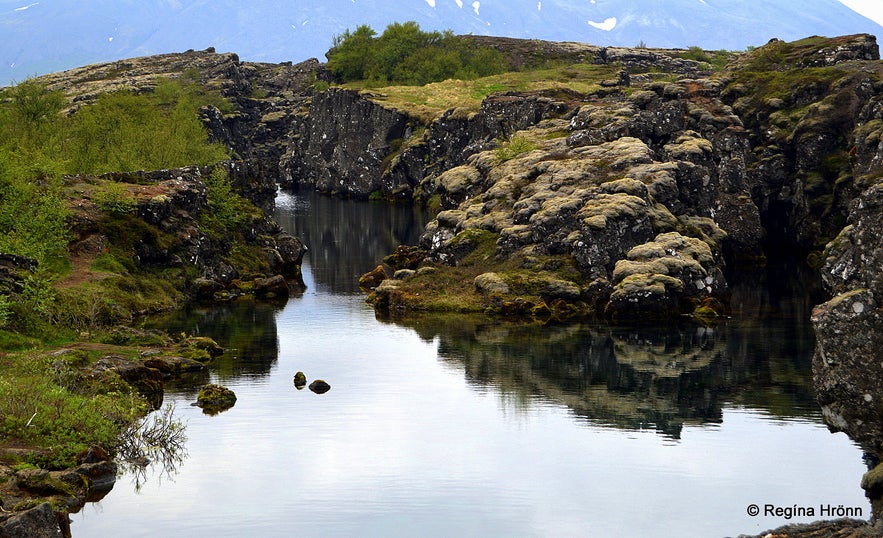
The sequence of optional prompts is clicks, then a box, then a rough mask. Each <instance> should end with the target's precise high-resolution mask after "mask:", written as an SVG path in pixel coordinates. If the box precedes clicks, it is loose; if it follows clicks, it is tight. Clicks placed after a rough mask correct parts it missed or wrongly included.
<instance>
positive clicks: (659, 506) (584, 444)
mask: <svg viewBox="0 0 883 538" xmlns="http://www.w3.org/2000/svg"><path fill="white" fill-rule="evenodd" d="M281 202H282V203H281V204H280V206H281V207H280V211H279V213H278V214H277V219H278V220H279V221H280V222H282V223H287V224H283V226H286V227H288V226H292V228H291V229H292V230H295V231H299V230H307V231H308V233H305V234H304V237H305V238H306V239H307V240H308V241H309V243H310V246H311V248H312V251H311V255H310V258H308V259H307V262H306V263H305V265H304V279H305V281H306V282H307V285H308V287H307V289H306V291H304V293H303V294H302V295H301V296H299V297H293V298H292V299H291V300H290V301H289V302H288V303H287V304H286V305H285V306H284V308H283V309H282V310H281V311H280V306H279V305H273V304H267V303H260V302H253V301H252V302H240V303H233V304H229V305H224V306H222V307H219V308H211V309H196V310H193V311H191V312H189V313H188V314H187V315H186V316H182V317H180V318H178V319H176V320H172V321H169V323H170V325H169V328H170V330H173V331H183V332H187V333H188V334H199V335H207V336H212V337H213V338H216V339H217V340H218V341H219V342H220V343H221V344H222V345H224V346H225V347H228V348H231V349H232V351H231V352H230V353H228V355H227V356H224V357H222V358H221V359H220V360H219V361H218V362H217V363H216V364H215V366H213V367H212V368H213V369H212V371H211V373H210V375H211V381H212V382H219V383H221V384H223V385H225V386H229V388H231V389H232V390H234V391H235V392H236V394H237V397H238V400H237V404H236V406H235V407H234V408H233V409H231V410H230V411H229V412H226V413H223V414H221V415H218V416H214V417H208V416H205V415H203V414H202V413H201V411H199V410H198V409H197V408H194V407H190V406H189V405H188V404H189V403H190V402H192V401H194V400H195V398H196V390H195V388H192V387H189V388H188V387H184V388H178V389H168V390H167V398H169V399H172V400H174V401H176V402H178V403H179V408H178V409H179V411H180V412H181V413H182V414H183V416H185V417H186V418H187V420H188V437H189V438H190V439H189V440H188V443H187V448H188V451H189V453H190V457H189V460H188V461H187V462H186V464H185V465H184V469H183V470H181V472H180V473H179V474H178V475H177V476H176V477H175V479H174V481H173V482H174V483H168V482H169V481H163V483H162V484H159V482H160V480H152V481H151V482H149V483H148V484H147V485H146V486H144V487H143V489H142V491H141V492H140V493H138V494H134V493H133V492H132V491H124V490H125V489H126V488H117V491H115V492H114V495H110V496H108V497H107V498H105V500H104V501H102V504H101V505H98V507H97V508H96V509H95V510H93V512H90V513H88V514H85V515H84V516H83V517H82V518H81V519H80V520H79V521H77V522H75V528H76V529H77V530H78V531H82V534H75V535H82V536H111V535H118V534H120V532H121V530H122V529H125V534H127V535H129V536H157V535H163V536H171V535H174V536H185V535H186V536H218V535H230V536H234V535H235V536H249V535H260V536H276V535H285V534H286V533H288V534H290V533H291V525H292V523H291V522H292V514H296V516H295V517H296V519H297V522H298V527H297V528H298V532H300V533H302V534H307V535H310V534H312V535H324V536H389V535H395V534H396V533H398V534H401V533H402V532H407V533H410V534H419V535H421V536H460V535H499V536H522V535H524V536H527V535H529V536H577V535H585V534H591V535H597V536H722V535H733V534H738V533H740V532H752V533H754V534H757V533H759V532H761V531H763V530H764V529H767V528H774V527H777V526H779V525H781V524H783V523H786V521H783V520H782V519H781V518H779V519H775V518H763V517H759V518H750V517H749V516H747V515H746V513H745V507H746V506H748V505H749V504H751V503H758V502H764V503H766V502H770V503H778V505H781V506H791V505H793V504H794V503H802V504H804V505H807V506H809V505H819V504H820V503H822V502H824V503H834V504H846V505H849V506H858V505H861V503H862V497H861V490H860V489H859V488H858V486H857V480H858V476H860V474H861V473H862V472H863V470H862V469H861V462H860V461H859V460H860V458H859V453H858V451H857V450H856V449H855V448H854V447H853V446H851V445H849V444H848V441H846V440H845V438H843V436H840V438H838V436H831V435H828V433H827V431H826V430H825V428H824V427H823V426H822V425H821V419H820V417H819V416H818V414H819V413H818V411H817V410H816V406H815V402H814V397H813V393H812V383H811V370H810V357H811V355H812V345H813V343H812V333H811V329H810V328H809V327H808V326H806V325H804V324H802V322H800V321H799V320H800V319H807V318H808V316H804V315H803V314H800V316H798V317H795V316H794V315H793V314H795V313H801V312H802V311H803V309H804V308H805V304H806V303H805V302H804V300H803V299H800V295H799V294H797V295H795V296H792V295H791V294H790V292H789V290H788V289H787V287H786V286H785V285H779V286H778V287H777V288H773V289H772V290H771V289H770V288H769V287H767V286H766V284H765V281H764V278H766V276H765V274H760V275H752V276H751V277H750V278H749V279H747V282H746V283H745V284H744V285H742V284H736V285H735V286H734V293H733V295H734V303H736V304H737V305H739V308H737V310H736V319H732V320H726V321H725V322H723V323H721V324H719V325H718V326H716V327H714V328H707V327H697V326H695V325H689V324H685V325H683V326H680V327H669V328H658V329H652V328H640V329H629V328H611V327H606V326H599V325H589V324H583V325H566V326H563V325H547V326H541V325H537V324H534V323H502V322H498V321H495V320H492V319H489V318H486V317H483V316H474V317H466V316H461V315H457V316H422V317H416V318H411V319H409V320H407V321H404V322H401V321H399V322H396V323H392V322H388V321H382V320H381V321H380V322H378V320H377V319H376V316H375V314H374V312H373V310H372V309H371V308H370V307H368V306H367V305H366V304H365V303H364V301H363V297H362V296H361V295H360V294H354V290H355V280H356V277H357V276H358V274H360V273H361V272H363V271H364V270H365V268H371V267H374V266H375V265H376V264H377V263H378V262H379V260H380V258H381V257H382V256H383V255H385V254H387V253H389V252H390V251H391V250H392V249H393V248H394V247H395V246H396V244H397V243H399V242H402V243H407V242H409V241H410V239H408V238H407V237H408V236H411V234H412V233H419V228H420V225H418V224H417V223H419V222H420V217H419V215H412V216H411V217H407V216H406V217H401V218H399V217H396V218H395V219H392V220H387V221H383V222H386V223H387V224H384V226H386V225H389V226H392V227H393V228H395V225H394V224H392V223H393V222H400V223H401V222H405V223H408V222H409V223H413V228H411V229H406V228H408V226H402V227H401V228H400V229H398V231H396V232H383V231H382V229H381V228H380V227H378V228H377V229H374V228H372V227H373V226H374V224H376V221H372V222H353V221H348V224H344V223H345V222H347V221H344V218H348V217H349V215H348V214H347V212H344V211H342V210H339V209H336V208H335V206H336V205H338V204H340V205H343V206H349V207H350V209H351V210H352V212H351V213H353V214H358V215H361V216H360V217H359V218H367V219H369V220H371V219H384V218H386V217H384V216H383V211H380V210H383V209H388V208H385V207H384V206H382V205H379V204H374V206H375V207H376V209H377V210H378V212H377V213H374V211H375V209H371V208H370V206H371V205H372V204H368V203H360V202H340V201H336V200H331V199H324V198H321V197H316V196H315V195H307V196H303V197H302V196H300V195H298V196H288V195H284V196H283V197H282V199H281ZM326 203H327V207H326ZM307 208H309V209H310V210H317V211H318V212H319V213H322V214H324V216H323V217H322V218H314V217H309V216H307V213H305V211H307ZM323 208H324V209H323ZM396 209H397V210H398V209H402V208H396ZM403 209H407V208H403ZM396 219H398V220H396ZM298 226H303V228H299V227H298ZM367 229H372V230H374V231H373V232H366V231H365V230H367ZM372 234H374V235H375V237H369V236H371V235H372ZM368 239H371V241H368ZM368 243H370V244H371V245H373V246H368ZM333 256H340V259H336V258H335V257H333ZM731 281H732V280H731ZM794 297H797V299H796V300H794ZM758 320H761V321H758ZM297 371H303V372H304V373H305V374H307V376H308V377H309V378H310V380H312V379H315V378H323V379H326V380H327V381H328V382H329V383H331V384H332V385H333V386H334V388H333V390H331V391H330V392H328V393H327V394H325V395H322V396H317V395H316V394H313V393H312V392H310V391H308V390H302V391H298V390H296V389H295V387H294V386H293V384H292V376H293V375H294V373H295V372H297ZM464 381H465V382H464ZM770 417H773V419H774V420H770ZM758 454H762V455H763V457H758ZM513 470H516V471H513ZM818 484H824V485H825V487H819V486H818ZM105 506H106V507H107V510H106V511H104V512H103V513H101V514H100V517H93V516H92V515H91V514H92V513H94V512H100V511H101V510H102V509H103V508H102V507H105ZM87 512H88V511H87ZM145 514H147V515H145ZM795 521H797V520H796V519H795V520H791V522H795ZM804 521H805V519H804Z"/></svg>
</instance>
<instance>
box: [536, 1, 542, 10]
mask: <svg viewBox="0 0 883 538" xmlns="http://www.w3.org/2000/svg"><path fill="white" fill-rule="evenodd" d="M542 10H543V3H542V2H537V11H542Z"/></svg>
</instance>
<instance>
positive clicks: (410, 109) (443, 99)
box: [346, 64, 620, 124]
mask: <svg viewBox="0 0 883 538" xmlns="http://www.w3.org/2000/svg"><path fill="white" fill-rule="evenodd" d="M619 69H620V68H619V67H618V66H612V65H595V64H574V65H566V66H557V67H550V68H543V69H536V70H530V71H509V72H505V73H500V74H495V75H489V76H485V77H481V78H478V79H474V80H468V79H456V78H450V79H446V80H443V81H440V82H433V83H429V84H425V85H422V86H406V85H393V84H390V85H382V86H381V85H369V84H367V83H366V82H364V81H362V82H350V83H347V84H346V86H347V87H350V88H354V89H366V88H368V87H370V88H371V89H370V91H369V92H368V93H367V96H368V97H370V98H371V99H372V100H374V101H377V102H379V103H381V104H383V105H384V106H388V107H391V108H395V109H398V110H401V111H403V112H405V113H407V114H408V115H410V116H413V117H416V118H419V119H420V120H421V121H423V122H424V123H426V124H428V123H429V122H431V121H432V120H433V119H436V118H438V117H439V116H441V115H442V114H443V113H445V112H447V111H448V110H452V109H453V110H458V111H459V113H461V114H470V113H475V112H478V111H479V109H480V107H481V102H482V101H483V100H484V99H486V98H487V97H488V96H490V95H492V94H495V93H502V92H541V91H542V92H556V91H567V92H569V93H571V94H572V93H573V92H577V93H582V94H590V93H592V92H595V91H597V90H598V89H600V88H601V85H600V84H601V82H602V81H604V80H607V79H609V78H611V77H615V76H616V73H617V72H618V71H619Z"/></svg>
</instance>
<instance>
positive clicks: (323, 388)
mask: <svg viewBox="0 0 883 538" xmlns="http://www.w3.org/2000/svg"><path fill="white" fill-rule="evenodd" d="M310 390H311V391H313V392H315V393H316V394H325V393H326V392H328V391H329V390H331V385H329V384H328V383H326V382H325V381H324V380H322V379H317V380H315V381H313V382H312V383H310Z"/></svg>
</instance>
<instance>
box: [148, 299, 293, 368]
mask: <svg viewBox="0 0 883 538" xmlns="http://www.w3.org/2000/svg"><path fill="white" fill-rule="evenodd" d="M282 306H284V304H274V303H270V302H261V301H253V300H240V301H236V302H233V303H229V304H225V305H213V306H211V307H207V308H191V309H188V310H186V311H181V312H178V313H175V314H173V315H172V316H170V317H169V318H166V319H162V320H159V321H158V322H157V323H156V325H157V326H158V327H162V328H163V329H164V330H167V331H168V332H170V333H180V332H185V333H187V334H188V335H196V336H208V337H211V338H214V339H215V341H217V342H218V343H219V344H220V345H221V346H223V347H224V349H225V350H226V351H225V353H224V354H223V355H221V356H220V357H218V358H217V359H215V360H213V361H212V363H211V365H210V366H211V370H212V372H214V373H216V374H217V375H218V376H220V378H221V379H222V380H224V379H227V378H230V377H234V376H239V375H253V376H254V375H258V376H264V375H268V374H269V373H270V368H271V367H272V366H273V364H275V363H276V359H277V357H278V355H279V338H278V335H277V331H276V313H277V312H278V311H279V310H280V309H281V307H282Z"/></svg>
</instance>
